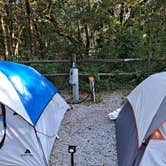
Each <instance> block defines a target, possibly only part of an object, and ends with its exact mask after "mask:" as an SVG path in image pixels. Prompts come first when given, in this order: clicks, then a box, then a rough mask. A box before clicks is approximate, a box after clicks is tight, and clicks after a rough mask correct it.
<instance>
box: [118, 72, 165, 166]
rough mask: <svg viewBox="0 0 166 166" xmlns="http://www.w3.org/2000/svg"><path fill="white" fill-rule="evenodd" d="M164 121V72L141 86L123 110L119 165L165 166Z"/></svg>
mask: <svg viewBox="0 0 166 166" xmlns="http://www.w3.org/2000/svg"><path fill="white" fill-rule="evenodd" d="M118 111H119V110H118ZM115 113H116V112H115ZM165 122H166V72H161V73H157V74H153V75H151V76H149V77H148V78H147V79H145V80H144V81H143V82H142V83H140V84H139V85H138V86H137V87H136V88H135V89H134V90H133V91H132V92H131V93H130V94H129V95H128V97H127V98H126V100H125V103H124V104H123V106H122V107H121V111H120V112H119V115H118V116H117V119H116V120H115V124H116V136H117V154H118V165H119V166H165V165H166V157H165V156H166V123H165Z"/></svg>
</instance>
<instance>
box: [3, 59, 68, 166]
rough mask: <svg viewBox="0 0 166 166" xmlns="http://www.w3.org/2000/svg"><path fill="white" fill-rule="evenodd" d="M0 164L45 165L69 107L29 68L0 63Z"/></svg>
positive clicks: (55, 89)
mask: <svg viewBox="0 0 166 166" xmlns="http://www.w3.org/2000/svg"><path fill="white" fill-rule="evenodd" d="M0 103H1V109H0V165H3V166H9V165H10V166H11V165H12V166H23V165H24V166H45V165H47V164H48V161H49V156H50V153H51V150H52V146H53V144H54V141H55V138H56V136H57V132H58V129H59V127H60V123H61V121H62V119H63V117H64V113H65V112H66V111H67V110H68V109H69V105H68V104H67V103H66V102H65V100H64V99H63V98H62V97H61V96H60V95H59V93H58V90H57V88H56V87H55V86H54V85H53V84H52V83H51V82H50V81H48V80H47V79H46V78H45V77H44V76H43V75H41V74H40V73H39V72H37V71H36V70H34V69H33V68H32V67H29V66H26V65H22V64H18V63H14V62H9V61H0Z"/></svg>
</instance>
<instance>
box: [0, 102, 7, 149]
mask: <svg viewBox="0 0 166 166" xmlns="http://www.w3.org/2000/svg"><path fill="white" fill-rule="evenodd" d="M1 109H2V115H3V126H4V134H3V138H2V140H1V142H0V149H1V148H2V146H3V144H4V142H5V137H6V110H5V105H3V104H1Z"/></svg>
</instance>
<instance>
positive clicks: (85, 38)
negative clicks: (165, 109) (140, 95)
mask: <svg viewBox="0 0 166 166" xmlns="http://www.w3.org/2000/svg"><path fill="white" fill-rule="evenodd" d="M25 2H29V8H30V10H29V11H28V10H27V3H25ZM28 12H30V13H28ZM165 13H166V1H162V0H151V1H146V0H145V1H141V0H140V1H138V0H125V1H119V0H118V1H114V0H95V1H94V0H50V1H44V0H27V1H17V3H16V1H0V17H1V28H0V41H1V42H0V46H1V47H0V51H1V54H4V55H5V56H6V57H7V59H8V60H13V61H18V60H20V61H21V60H42V59H45V60H46V59H47V60H51V59H69V58H70V57H71V55H72V54H76V55H77V58H100V59H102V58H103V59H104V58H105V59H106V58H148V56H149V52H152V58H165V57H166V48H165V45H166V20H165V18H166V16H165ZM3 21H4V23H3ZM33 67H35V68H36V69H37V70H39V71H40V72H42V73H50V74H53V73H60V72H68V70H69V66H66V67H65V66H64V65H62V64H45V65H34V66H33ZM78 67H79V70H80V72H81V73H89V74H90V75H93V76H95V79H96V86H97V89H103V88H104V89H115V88H118V87H120V86H121V87H124V86H126V85H129V84H130V85H134V84H137V83H138V82H139V81H141V80H142V79H143V78H145V77H146V75H145V74H144V73H145V71H146V68H147V66H146V65H144V64H137V63H134V64H131V63H128V64H126V63H118V64H109V65H108V64H103V65H95V64H91V65H90V64H88V65H85V64H84V65H79V66H78ZM152 68H153V71H154V72H155V71H163V70H165V69H166V67H165V63H158V64H157V63H154V64H153V66H152ZM124 72H134V74H133V75H131V76H115V75H116V74H118V73H124ZM98 73H112V74H113V76H109V77H103V76H102V77H99V76H98ZM51 79H52V80H53V81H55V82H61V84H63V87H66V86H68V83H66V82H68V81H66V79H67V78H64V79H62V78H60V79H59V81H57V79H53V78H51ZM64 82H65V83H64ZM80 83H81V88H84V87H86V88H87V87H88V79H87V78H83V77H81V78H80Z"/></svg>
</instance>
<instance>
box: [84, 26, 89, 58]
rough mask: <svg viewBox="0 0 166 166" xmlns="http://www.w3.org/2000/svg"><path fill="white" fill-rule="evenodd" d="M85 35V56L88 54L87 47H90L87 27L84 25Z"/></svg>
mask: <svg viewBox="0 0 166 166" xmlns="http://www.w3.org/2000/svg"><path fill="white" fill-rule="evenodd" d="M84 28H85V34H86V54H87V55H88V53H89V47H90V38H89V31H88V25H87V24H85V26H84Z"/></svg>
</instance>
